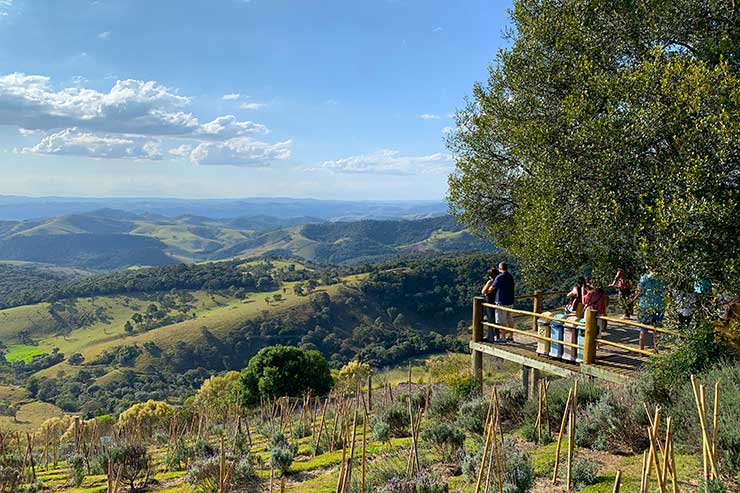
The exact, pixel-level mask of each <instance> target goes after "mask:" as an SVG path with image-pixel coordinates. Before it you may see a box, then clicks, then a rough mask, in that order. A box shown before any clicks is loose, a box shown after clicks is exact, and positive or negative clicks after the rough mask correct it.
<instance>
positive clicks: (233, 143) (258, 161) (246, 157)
mask: <svg viewBox="0 0 740 493" xmlns="http://www.w3.org/2000/svg"><path fill="white" fill-rule="evenodd" d="M290 144H291V142H290V141H289V140H286V141H284V142H278V143H276V144H267V143H265V142H259V141H256V140H254V139H251V138H249V137H237V138H234V139H230V140H227V141H225V142H203V143H201V144H199V145H198V146H197V147H196V148H195V149H193V151H192V152H191V153H190V159H191V160H192V161H193V162H194V163H197V164H200V165H211V164H216V165H218V164H221V165H231V166H243V167H259V166H269V165H270V164H272V162H274V161H283V160H285V159H288V158H290Z"/></svg>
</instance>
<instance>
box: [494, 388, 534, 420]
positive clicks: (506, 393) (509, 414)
mask: <svg viewBox="0 0 740 493" xmlns="http://www.w3.org/2000/svg"><path fill="white" fill-rule="evenodd" d="M497 394H498V408H499V415H500V416H501V421H512V422H515V423H521V421H522V418H523V415H522V409H523V408H524V405H525V404H526V403H527V396H526V394H525V393H524V389H523V388H522V386H521V385H519V384H518V383H517V384H507V385H503V386H501V387H499V388H498V390H497Z"/></svg>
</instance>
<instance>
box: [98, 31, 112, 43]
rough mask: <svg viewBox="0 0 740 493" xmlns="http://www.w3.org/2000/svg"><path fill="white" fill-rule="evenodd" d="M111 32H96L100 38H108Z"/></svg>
mask: <svg viewBox="0 0 740 493" xmlns="http://www.w3.org/2000/svg"><path fill="white" fill-rule="evenodd" d="M110 35H111V32H110V31H103V32H102V33H98V38H100V39H102V40H104V41H105V40H106V39H110Z"/></svg>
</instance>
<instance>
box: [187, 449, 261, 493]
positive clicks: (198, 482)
mask: <svg viewBox="0 0 740 493" xmlns="http://www.w3.org/2000/svg"><path fill="white" fill-rule="evenodd" d="M227 466H228V467H231V465H230V464H227ZM220 474H221V464H220V458H219V457H209V458H207V459H202V460H199V461H196V462H194V463H193V464H192V466H191V467H190V468H189V469H188V472H187V474H186V475H185V480H186V481H187V482H188V484H190V485H191V486H192V487H193V491H194V492H195V493H217V492H218V491H219V484H218V483H219V478H220ZM255 478H256V475H255V472H254V467H253V466H252V464H251V463H250V462H249V461H248V460H245V459H241V460H238V461H237V462H236V464H235V465H234V468H233V470H232V471H231V474H230V475H229V477H228V480H227V484H228V489H229V491H253V490H252V489H248V485H249V484H250V483H253V482H254V480H255Z"/></svg>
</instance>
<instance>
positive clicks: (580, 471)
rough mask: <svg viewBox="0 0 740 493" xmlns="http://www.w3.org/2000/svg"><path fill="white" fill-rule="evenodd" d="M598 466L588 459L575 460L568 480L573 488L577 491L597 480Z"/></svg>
mask: <svg viewBox="0 0 740 493" xmlns="http://www.w3.org/2000/svg"><path fill="white" fill-rule="evenodd" d="M598 472H599V464H597V463H596V462H594V461H592V460H590V459H577V460H576V461H575V462H573V470H572V471H571V473H570V478H571V480H572V481H573V487H574V488H575V489H577V490H580V489H583V488H585V487H586V486H589V485H592V484H594V483H595V482H596V479H597V478H598Z"/></svg>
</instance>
